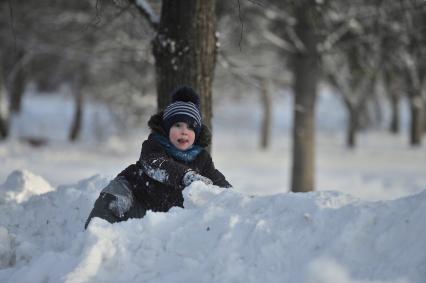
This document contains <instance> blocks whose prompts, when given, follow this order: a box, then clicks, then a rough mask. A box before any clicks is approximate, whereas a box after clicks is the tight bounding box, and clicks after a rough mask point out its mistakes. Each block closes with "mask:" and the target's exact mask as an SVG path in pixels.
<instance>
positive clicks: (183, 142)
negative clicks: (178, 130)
mask: <svg viewBox="0 0 426 283" xmlns="http://www.w3.org/2000/svg"><path fill="white" fill-rule="evenodd" d="M177 142H178V143H179V144H185V143H187V142H188V140H187V139H178V140H177Z"/></svg>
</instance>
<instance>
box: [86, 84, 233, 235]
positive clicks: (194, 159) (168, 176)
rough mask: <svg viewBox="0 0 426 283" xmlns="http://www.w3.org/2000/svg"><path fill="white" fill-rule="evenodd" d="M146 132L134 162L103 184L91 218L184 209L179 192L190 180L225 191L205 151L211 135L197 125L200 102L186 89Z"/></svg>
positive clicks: (176, 93)
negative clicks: (148, 131) (139, 153)
mask: <svg viewBox="0 0 426 283" xmlns="http://www.w3.org/2000/svg"><path fill="white" fill-rule="evenodd" d="M148 126H149V127H150V128H151V134H150V135H149V136H148V139H147V140H145V141H144V142H143V144H142V152H141V155H140V158H139V160H138V161H137V162H136V163H135V164H132V165H130V166H129V167H127V168H126V169H125V170H124V171H123V172H121V173H120V174H118V176H117V177H116V178H115V179H114V180H112V181H111V182H110V183H109V184H108V186H106V187H105V188H104V189H103V190H102V192H101V193H100V196H99V197H98V199H97V200H96V202H95V205H94V208H93V209H92V211H91V213H90V215H89V217H88V219H87V221H86V224H85V228H87V226H88V225H89V223H90V220H91V219H92V218H93V217H100V218H102V219H105V220H107V221H108V222H110V223H114V222H119V221H124V220H127V219H129V218H142V217H143V216H144V215H145V213H146V210H152V211H163V212H166V211H168V210H169V209H170V208H172V207H173V206H179V207H183V195H182V190H183V189H184V188H185V187H187V186H189V185H190V184H191V183H192V182H194V181H201V182H204V183H205V184H213V185H216V186H220V187H225V188H229V187H231V185H230V184H229V183H228V182H227V181H226V179H225V177H224V176H223V175H222V173H220V172H219V171H218V170H217V169H216V168H215V167H214V164H213V161H212V158H211V156H210V154H209V153H208V152H207V151H206V149H205V148H206V147H207V146H208V145H210V143H211V132H210V130H209V129H208V128H207V127H206V126H205V125H203V124H202V119H201V113H200V99H199V97H198V95H197V93H195V91H194V90H193V89H192V88H190V87H187V86H183V87H180V88H178V89H177V90H176V91H174V92H173V94H172V102H171V104H170V105H168V106H167V107H166V109H165V110H164V111H163V112H159V113H157V114H155V115H153V116H152V117H151V119H150V120H149V122H148Z"/></svg>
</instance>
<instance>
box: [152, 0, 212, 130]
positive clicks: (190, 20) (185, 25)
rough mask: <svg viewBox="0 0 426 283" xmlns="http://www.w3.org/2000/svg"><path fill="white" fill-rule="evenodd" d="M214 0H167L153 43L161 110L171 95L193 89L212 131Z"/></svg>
mask: <svg viewBox="0 0 426 283" xmlns="http://www.w3.org/2000/svg"><path fill="white" fill-rule="evenodd" d="M215 32H216V16H215V1H214V0H186V1H183V0H163V4H162V10H161V21H160V25H159V27H158V32H157V35H156V37H155V38H154V40H153V44H152V46H153V54H154V58H155V70H156V85H157V103H158V109H159V110H161V109H164V107H165V106H167V104H168V103H169V102H170V93H171V92H172V91H173V90H174V89H176V87H178V86H179V85H189V86H191V87H192V88H194V89H195V91H197V92H198V93H199V94H200V98H201V111H202V114H203V120H204V123H205V124H206V125H207V126H209V127H210V128H211V118H212V84H213V77H214V68H215V64H216V35H215Z"/></svg>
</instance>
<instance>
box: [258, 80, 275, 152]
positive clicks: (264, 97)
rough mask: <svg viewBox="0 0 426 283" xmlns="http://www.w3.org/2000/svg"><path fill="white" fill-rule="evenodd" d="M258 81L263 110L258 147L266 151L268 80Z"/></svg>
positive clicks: (269, 107)
mask: <svg viewBox="0 0 426 283" xmlns="http://www.w3.org/2000/svg"><path fill="white" fill-rule="evenodd" d="M259 81H260V85H261V90H260V93H261V100H262V110H263V117H262V124H261V134H260V137H261V138H260V147H261V148H262V149H267V148H268V147H269V144H270V137H271V126H272V125H271V121H272V101H271V96H270V93H269V87H268V80H267V79H265V78H260V79H259Z"/></svg>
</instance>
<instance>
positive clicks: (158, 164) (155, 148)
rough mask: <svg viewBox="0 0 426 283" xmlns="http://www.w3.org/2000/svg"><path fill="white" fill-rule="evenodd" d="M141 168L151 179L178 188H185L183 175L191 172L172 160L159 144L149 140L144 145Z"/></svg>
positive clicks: (140, 161)
mask: <svg viewBox="0 0 426 283" xmlns="http://www.w3.org/2000/svg"><path fill="white" fill-rule="evenodd" d="M139 166H140V167H141V169H142V170H143V172H144V173H145V174H146V175H148V176H149V177H150V178H152V179H154V180H156V181H158V182H160V183H163V184H166V185H169V186H173V187H177V188H183V187H182V178H183V175H185V173H186V172H188V170H190V168H189V167H187V166H185V165H183V164H181V163H179V162H177V161H175V160H174V159H173V158H171V157H170V156H169V155H168V154H167V153H166V151H165V150H164V148H163V147H162V146H161V145H160V144H159V143H157V142H155V141H153V140H151V139H149V138H148V139H147V140H146V141H144V142H143V144H142V151H141V156H140V158H139Z"/></svg>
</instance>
